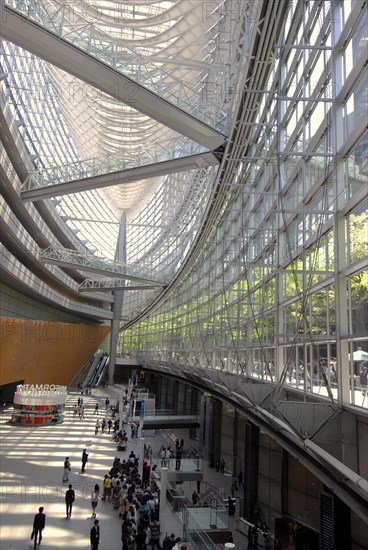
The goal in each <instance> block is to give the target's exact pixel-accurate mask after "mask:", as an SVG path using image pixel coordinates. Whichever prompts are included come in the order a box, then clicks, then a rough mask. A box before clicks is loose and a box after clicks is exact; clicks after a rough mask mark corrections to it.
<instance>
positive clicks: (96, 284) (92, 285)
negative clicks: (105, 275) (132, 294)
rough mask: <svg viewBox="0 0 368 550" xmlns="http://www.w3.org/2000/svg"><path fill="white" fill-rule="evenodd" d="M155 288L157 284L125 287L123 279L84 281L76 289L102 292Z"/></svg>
mask: <svg viewBox="0 0 368 550" xmlns="http://www.w3.org/2000/svg"><path fill="white" fill-rule="evenodd" d="M152 288H157V284H154V285H152V284H149V285H143V284H141V285H126V283H125V282H124V280H123V279H107V280H102V281H101V280H93V279H86V280H85V281H83V283H81V284H80V285H79V287H78V291H79V292H82V293H83V292H101V291H102V292H103V291H105V292H106V291H107V292H109V291H112V290H124V291H125V290H150V289H152Z"/></svg>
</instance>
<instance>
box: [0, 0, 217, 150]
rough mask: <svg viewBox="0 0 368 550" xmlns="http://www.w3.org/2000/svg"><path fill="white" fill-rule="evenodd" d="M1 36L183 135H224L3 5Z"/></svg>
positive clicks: (207, 138)
mask: <svg viewBox="0 0 368 550" xmlns="http://www.w3.org/2000/svg"><path fill="white" fill-rule="evenodd" d="M2 11H3V15H2V24H1V29H0V33H1V37H2V38H3V39H4V40H9V41H10V42H12V43H13V44H16V45H18V46H20V47H21V48H24V49H25V50H27V51H29V52H31V53H33V54H35V55H37V57H40V58H41V59H44V60H45V61H47V62H49V63H51V64H52V65H54V66H55V67H59V68H60V69H62V70H64V71H66V72H68V73H69V74H72V75H74V76H75V77H77V78H78V79H80V80H82V81H83V82H86V83H88V84H89V85H91V86H94V87H95V88H97V89H98V90H101V91H102V92H104V93H106V94H107V95H109V96H111V97H113V98H114V99H117V100H118V101H121V102H123V103H125V104H126V105H129V106H130V107H132V108H133V109H136V110H137V111H139V112H141V113H143V114H145V115H147V116H149V117H151V118H153V119H154V120H157V121H158V122H160V123H161V124H163V125H165V126H167V127H169V128H171V129H173V130H175V131H176V132H178V133H179V134H182V135H183V136H187V137H188V138H189V139H191V140H193V141H195V142H196V143H200V144H201V145H204V146H205V147H207V148H208V149H211V150H212V149H216V148H217V147H219V146H221V145H223V144H224V142H225V136H224V135H223V134H222V133H220V132H218V131H217V130H215V129H214V128H211V127H210V126H208V125H207V124H205V123H204V122H202V121H201V120H199V119H198V118H196V117H195V116H192V115H191V114H189V113H187V112H185V111H184V110H182V109H181V108H179V107H177V106H176V105H174V104H173V103H170V102H169V101H166V100H165V99H163V98H162V97H159V96H158V95H156V94H155V93H154V92H151V91H150V90H148V89H147V88H145V87H144V86H142V85H141V84H139V83H138V82H136V81H134V80H132V79H130V78H128V77H127V76H124V74H122V73H120V72H118V71H116V70H115V69H114V68H112V67H109V66H108V65H107V64H106V63H104V62H102V61H99V60H98V59H96V58H95V57H92V55H89V54H88V53H86V52H84V51H82V50H81V49H80V48H79V47H76V46H74V45H73V44H71V43H69V42H67V41H66V40H65V39H63V38H61V37H59V36H57V35H56V34H53V33H52V32H50V31H49V30H46V29H45V28H43V27H41V26H40V25H38V24H36V23H34V22H33V21H31V20H30V19H28V18H27V17H25V16H24V15H21V14H20V13H17V12H16V11H14V10H13V9H11V8H9V6H7V5H4V6H3V9H2Z"/></svg>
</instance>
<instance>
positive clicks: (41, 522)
mask: <svg viewBox="0 0 368 550" xmlns="http://www.w3.org/2000/svg"><path fill="white" fill-rule="evenodd" d="M45 523H46V515H45V514H44V513H43V506H41V507H40V508H39V509H38V514H36V515H35V517H34V520H33V534H34V548H36V546H37V536H38V544H41V540H42V531H43V529H44V528H45Z"/></svg>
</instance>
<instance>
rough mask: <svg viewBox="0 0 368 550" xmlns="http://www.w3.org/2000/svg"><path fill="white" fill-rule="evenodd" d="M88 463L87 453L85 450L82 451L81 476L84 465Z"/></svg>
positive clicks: (84, 469) (84, 468)
mask: <svg viewBox="0 0 368 550" xmlns="http://www.w3.org/2000/svg"><path fill="white" fill-rule="evenodd" d="M87 462H88V453H87V449H84V451H83V453H82V470H81V471H82V474H84V472H85V471H86V464H87Z"/></svg>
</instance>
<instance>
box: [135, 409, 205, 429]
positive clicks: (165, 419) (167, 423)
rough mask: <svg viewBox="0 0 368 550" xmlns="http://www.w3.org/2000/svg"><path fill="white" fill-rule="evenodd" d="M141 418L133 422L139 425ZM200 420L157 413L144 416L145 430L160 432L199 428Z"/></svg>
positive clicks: (191, 416)
mask: <svg viewBox="0 0 368 550" xmlns="http://www.w3.org/2000/svg"><path fill="white" fill-rule="evenodd" d="M139 419H140V417H139V416H133V417H131V419H130V420H131V422H135V423H137V424H138V422H139ZM199 425H200V418H199V416H198V415H195V414H193V415H191V414H188V415H182V414H181V415H180V416H179V415H175V414H160V413H159V412H157V411H156V413H154V414H145V415H144V428H149V429H151V430H159V429H165V428H199Z"/></svg>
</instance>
